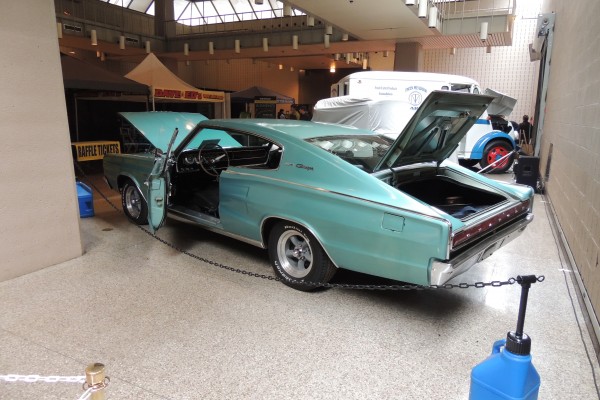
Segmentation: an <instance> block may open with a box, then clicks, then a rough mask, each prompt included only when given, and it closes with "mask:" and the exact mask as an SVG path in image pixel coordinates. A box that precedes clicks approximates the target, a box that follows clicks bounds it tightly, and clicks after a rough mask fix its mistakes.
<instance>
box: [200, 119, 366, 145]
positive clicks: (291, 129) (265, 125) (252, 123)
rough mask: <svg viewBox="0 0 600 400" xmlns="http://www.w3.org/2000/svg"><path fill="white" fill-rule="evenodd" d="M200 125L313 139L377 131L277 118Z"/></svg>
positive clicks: (273, 136)
mask: <svg viewBox="0 0 600 400" xmlns="http://www.w3.org/2000/svg"><path fill="white" fill-rule="evenodd" d="M199 125H200V126H209V127H219V128H228V129H236V130H240V131H251V132H255V133H258V134H263V135H265V136H268V137H271V138H273V139H284V138H286V137H294V138H298V139H302V140H305V139H311V138H316V137H324V136H339V135H376V133H374V132H372V131H369V130H364V129H358V128H355V127H352V126H346V125H338V124H329V123H323V122H312V121H300V120H277V119H244V118H242V119H212V120H206V121H202V122H200V124H199Z"/></svg>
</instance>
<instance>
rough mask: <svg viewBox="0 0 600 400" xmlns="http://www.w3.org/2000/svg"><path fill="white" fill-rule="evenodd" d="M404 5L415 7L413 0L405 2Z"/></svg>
mask: <svg viewBox="0 0 600 400" xmlns="http://www.w3.org/2000/svg"><path fill="white" fill-rule="evenodd" d="M404 4H406V5H407V6H414V5H415V0H405V1H404Z"/></svg>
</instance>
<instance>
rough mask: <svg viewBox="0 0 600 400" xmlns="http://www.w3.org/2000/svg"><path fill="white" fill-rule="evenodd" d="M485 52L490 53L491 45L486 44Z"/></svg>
mask: <svg viewBox="0 0 600 400" xmlns="http://www.w3.org/2000/svg"><path fill="white" fill-rule="evenodd" d="M485 52H486V53H488V54H490V53H491V52H492V46H487V47H486V48H485Z"/></svg>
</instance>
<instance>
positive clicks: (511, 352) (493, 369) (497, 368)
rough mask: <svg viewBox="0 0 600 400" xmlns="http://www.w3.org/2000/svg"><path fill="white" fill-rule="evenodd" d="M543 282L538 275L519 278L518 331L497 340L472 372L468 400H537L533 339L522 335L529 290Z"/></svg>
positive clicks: (537, 382)
mask: <svg viewBox="0 0 600 400" xmlns="http://www.w3.org/2000/svg"><path fill="white" fill-rule="evenodd" d="M543 280H544V277H543V276H542V277H540V278H537V277H536V276H535V275H525V276H518V277H517V279H516V282H518V283H519V285H521V302H520V303H519V316H518V319H517V329H516V330H515V331H510V332H508V334H507V335H506V339H502V340H497V341H496V342H495V343H494V345H493V346H492V354H490V356H489V357H488V358H486V359H485V360H484V361H483V362H482V363H480V364H477V365H476V366H475V367H474V368H473V369H472V370H471V390H470V393H469V400H507V399H510V400H537V398H538V392H539V390H540V375H539V374H538V373H537V371H536V370H535V367H534V366H533V364H532V363H531V338H530V337H529V336H527V334H525V333H523V326H524V325H525V312H526V310H527V297H528V295H529V288H530V287H531V284H532V283H535V282H541V281H543Z"/></svg>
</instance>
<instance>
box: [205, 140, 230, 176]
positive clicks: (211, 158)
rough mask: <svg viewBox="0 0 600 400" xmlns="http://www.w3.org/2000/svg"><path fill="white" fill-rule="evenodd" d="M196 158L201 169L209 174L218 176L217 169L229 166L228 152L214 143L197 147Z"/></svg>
mask: <svg viewBox="0 0 600 400" xmlns="http://www.w3.org/2000/svg"><path fill="white" fill-rule="evenodd" d="M198 160H199V161H200V167H201V168H202V170H203V171H204V172H206V173H207V174H208V175H210V176H216V177H218V176H219V170H223V169H227V168H228V167H229V154H227V151H225V149H224V148H222V147H221V146H220V145H218V144H216V143H210V144H207V145H201V146H200V148H199V149H198ZM217 165H219V166H218V167H217Z"/></svg>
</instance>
